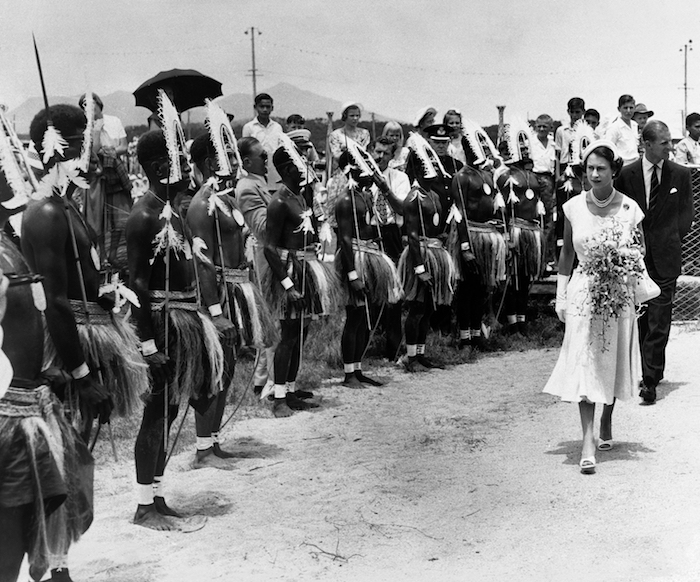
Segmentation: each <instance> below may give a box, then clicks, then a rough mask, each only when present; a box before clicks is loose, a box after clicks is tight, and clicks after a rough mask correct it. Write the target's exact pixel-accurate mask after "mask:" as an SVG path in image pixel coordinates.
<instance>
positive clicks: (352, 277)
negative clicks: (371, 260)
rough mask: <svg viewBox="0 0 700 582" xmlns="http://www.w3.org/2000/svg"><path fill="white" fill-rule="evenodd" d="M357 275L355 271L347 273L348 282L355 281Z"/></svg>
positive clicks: (357, 277)
mask: <svg viewBox="0 0 700 582" xmlns="http://www.w3.org/2000/svg"><path fill="white" fill-rule="evenodd" d="M359 278H360V277H359V275H358V274H357V271H350V272H349V273H348V281H350V282H352V281H357V280H358V279H359Z"/></svg>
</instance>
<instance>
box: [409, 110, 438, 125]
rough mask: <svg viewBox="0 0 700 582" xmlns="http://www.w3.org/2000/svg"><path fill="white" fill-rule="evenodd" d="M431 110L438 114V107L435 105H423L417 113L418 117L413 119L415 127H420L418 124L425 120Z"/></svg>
mask: <svg viewBox="0 0 700 582" xmlns="http://www.w3.org/2000/svg"><path fill="white" fill-rule="evenodd" d="M429 112H432V114H433V115H436V114H437V109H435V107H430V106H427V107H421V108H420V109H419V110H418V112H417V113H416V118H415V120H414V121H413V125H414V127H418V124H419V123H420V122H421V121H422V120H423V118H424V117H425V116H426V115H428V113H429Z"/></svg>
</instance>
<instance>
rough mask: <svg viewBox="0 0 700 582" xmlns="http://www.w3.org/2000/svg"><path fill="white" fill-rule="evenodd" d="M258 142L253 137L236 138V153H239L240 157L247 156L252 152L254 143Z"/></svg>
mask: <svg viewBox="0 0 700 582" xmlns="http://www.w3.org/2000/svg"><path fill="white" fill-rule="evenodd" d="M259 143H260V142H259V141H258V140H257V139H255V138H254V137H244V138H241V139H239V140H238V153H239V154H240V155H241V159H243V158H247V157H248V156H250V154H252V153H253V148H254V147H255V145H256V144H259Z"/></svg>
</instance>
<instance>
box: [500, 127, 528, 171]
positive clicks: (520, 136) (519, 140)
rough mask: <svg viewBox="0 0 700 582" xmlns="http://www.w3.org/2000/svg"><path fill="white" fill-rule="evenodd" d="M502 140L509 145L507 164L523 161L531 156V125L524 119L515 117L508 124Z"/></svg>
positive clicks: (504, 129)
mask: <svg viewBox="0 0 700 582" xmlns="http://www.w3.org/2000/svg"><path fill="white" fill-rule="evenodd" d="M501 141H502V142H504V143H505V144H506V145H507V146H508V159H507V160H506V163H507V164H513V163H515V162H521V161H522V160H523V159H525V158H529V157H530V153H529V152H530V126H529V125H528V124H527V123H526V122H525V121H524V120H523V119H521V118H519V117H515V118H513V119H512V120H511V122H510V123H508V124H506V125H505V126H504V128H503V139H502V140H501ZM525 154H527V155H525Z"/></svg>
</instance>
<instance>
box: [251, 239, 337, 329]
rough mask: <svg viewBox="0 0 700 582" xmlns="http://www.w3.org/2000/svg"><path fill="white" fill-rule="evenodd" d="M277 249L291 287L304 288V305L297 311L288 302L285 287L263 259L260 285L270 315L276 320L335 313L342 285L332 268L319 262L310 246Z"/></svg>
mask: <svg viewBox="0 0 700 582" xmlns="http://www.w3.org/2000/svg"><path fill="white" fill-rule="evenodd" d="M277 252H278V254H279V256H280V259H282V263H283V264H284V265H285V268H286V271H287V276H288V277H289V278H290V279H291V280H292V282H293V283H294V287H295V288H296V289H297V290H301V289H303V295H304V306H303V310H299V309H298V308H297V307H295V306H294V305H291V304H288V303H287V293H286V292H285V290H284V287H282V285H281V283H280V282H279V281H278V280H277V279H275V277H274V276H273V275H272V270H271V269H270V266H269V264H268V263H267V261H265V265H261V271H262V273H261V281H262V282H261V287H262V289H264V290H265V297H266V299H267V302H268V304H269V305H270V310H271V311H272V313H273V315H274V316H275V317H277V318H278V319H299V318H300V317H319V316H322V315H330V314H331V313H334V312H335V311H336V310H337V308H338V305H339V304H340V300H341V295H342V294H341V292H340V289H341V288H342V287H341V285H340V281H339V280H338V276H337V275H336V273H335V270H334V267H333V266H331V265H329V264H328V263H325V262H322V261H319V260H318V257H317V256H316V252H315V250H313V248H311V247H309V248H307V249H306V250H303V249H300V250H288V249H281V248H278V249H277ZM302 280H303V283H302Z"/></svg>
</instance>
